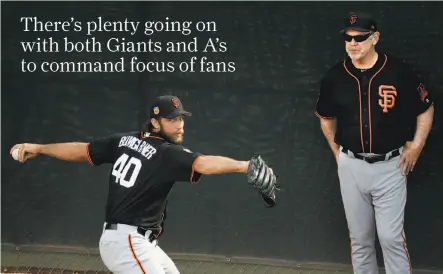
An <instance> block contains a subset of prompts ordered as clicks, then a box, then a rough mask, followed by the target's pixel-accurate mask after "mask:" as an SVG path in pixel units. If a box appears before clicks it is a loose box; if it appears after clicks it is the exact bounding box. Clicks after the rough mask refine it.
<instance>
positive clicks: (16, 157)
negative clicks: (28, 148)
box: [12, 148, 19, 161]
mask: <svg viewBox="0 0 443 274" xmlns="http://www.w3.org/2000/svg"><path fill="white" fill-rule="evenodd" d="M18 151H19V149H18V148H16V149H14V150H13V151H12V158H14V160H16V161H18Z"/></svg>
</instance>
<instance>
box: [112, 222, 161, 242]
mask: <svg viewBox="0 0 443 274" xmlns="http://www.w3.org/2000/svg"><path fill="white" fill-rule="evenodd" d="M105 229H110V230H117V224H110V223H106V226H105ZM148 230H149V229H146V228H143V227H137V233H138V234H140V235H142V236H143V237H145V235H146V232H148ZM156 239H157V235H156V234H155V233H154V232H152V231H151V234H149V237H148V240H149V241H150V242H151V243H152V242H153V241H154V240H156Z"/></svg>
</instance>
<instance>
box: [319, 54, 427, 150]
mask: <svg viewBox="0 0 443 274" xmlns="http://www.w3.org/2000/svg"><path fill="white" fill-rule="evenodd" d="M432 103H433V101H432V98H431V95H430V94H429V93H428V91H427V90H426V88H425V85H424V82H423V80H422V79H420V77H419V76H418V75H417V74H416V73H415V72H414V71H413V70H412V68H411V67H410V66H409V65H407V64H406V63H404V62H403V61H401V60H398V59H396V58H393V57H390V56H389V57H388V56H387V55H386V54H379V55H378V60H377V62H376V64H375V65H374V66H373V67H372V68H371V69H368V70H364V71H362V70H360V69H357V68H356V67H355V66H354V65H353V64H352V62H351V60H350V58H347V59H345V60H344V61H343V62H340V63H339V64H337V65H336V66H334V67H332V68H331V69H330V70H329V71H328V73H327V74H326V76H325V77H324V78H323V79H322V82H321V87H320V94H319V98H318V101H317V111H316V115H317V116H319V117H321V118H337V131H336V134H335V142H336V143H337V144H339V145H342V146H344V147H346V148H348V149H350V150H351V151H353V152H355V153H361V152H363V153H376V154H383V153H387V152H389V151H391V150H394V149H396V148H399V147H401V146H403V145H404V144H405V143H406V141H410V140H412V139H413V137H414V129H415V125H416V122H417V116H418V115H419V114H421V113H423V112H424V111H426V110H427V109H428V108H429V107H430V106H431V105H432Z"/></svg>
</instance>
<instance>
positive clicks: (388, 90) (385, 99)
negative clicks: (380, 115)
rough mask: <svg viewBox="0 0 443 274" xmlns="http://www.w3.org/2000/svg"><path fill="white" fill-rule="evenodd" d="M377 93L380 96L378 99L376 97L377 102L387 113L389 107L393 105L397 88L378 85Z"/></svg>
mask: <svg viewBox="0 0 443 274" xmlns="http://www.w3.org/2000/svg"><path fill="white" fill-rule="evenodd" d="M378 95H379V96H380V97H381V98H380V99H378V104H379V106H380V107H381V108H382V109H383V112H384V113H387V112H388V111H389V109H391V108H393V107H394V106H395V99H396V96H397V90H396V89H395V87H394V86H386V85H381V86H379V87H378Z"/></svg>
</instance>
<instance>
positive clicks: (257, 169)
mask: <svg viewBox="0 0 443 274" xmlns="http://www.w3.org/2000/svg"><path fill="white" fill-rule="evenodd" d="M247 179H248V183H249V184H251V185H252V186H253V187H254V188H256V189H257V190H258V191H259V193H260V196H261V197H262V199H263V201H264V202H265V206H266V207H273V206H275V190H276V188H277V186H276V182H277V178H276V177H275V175H274V174H273V173H272V171H271V169H270V168H269V167H268V166H267V165H266V163H265V161H263V159H262V158H261V157H260V156H259V155H254V156H253V157H252V158H251V160H250V161H249V166H248V175H247Z"/></svg>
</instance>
